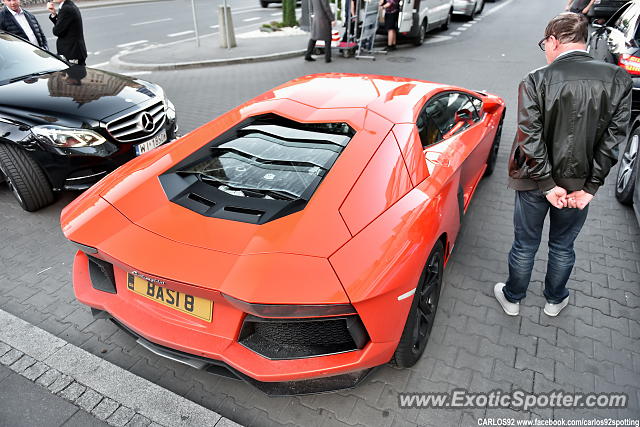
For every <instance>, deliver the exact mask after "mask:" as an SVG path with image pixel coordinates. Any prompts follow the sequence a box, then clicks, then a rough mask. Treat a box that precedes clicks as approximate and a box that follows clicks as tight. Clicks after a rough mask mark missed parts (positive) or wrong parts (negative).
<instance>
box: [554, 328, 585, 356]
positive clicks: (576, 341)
mask: <svg viewBox="0 0 640 427" xmlns="http://www.w3.org/2000/svg"><path fill="white" fill-rule="evenodd" d="M593 346H594V341H593V340H592V339H591V338H586V337H577V336H572V335H569V334H567V333H566V332H564V331H563V330H562V329H559V330H558V347H564V348H568V349H571V350H574V351H580V352H582V353H584V354H586V355H587V356H593Z"/></svg>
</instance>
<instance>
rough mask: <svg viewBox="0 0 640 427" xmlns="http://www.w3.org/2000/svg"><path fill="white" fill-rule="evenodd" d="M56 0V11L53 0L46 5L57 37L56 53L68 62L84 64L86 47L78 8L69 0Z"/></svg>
mask: <svg viewBox="0 0 640 427" xmlns="http://www.w3.org/2000/svg"><path fill="white" fill-rule="evenodd" d="M56 1H57V2H58V3H60V6H59V10H58V11H56V7H55V5H54V4H53V2H49V3H48V5H47V6H48V9H49V11H50V12H51V15H50V16H49V19H51V22H53V35H54V36H57V37H58V40H57V42H56V47H57V49H58V55H62V56H64V57H65V58H66V59H67V60H68V61H69V62H73V63H77V64H78V65H85V60H86V59H87V47H86V45H85V43H84V32H83V29H82V16H81V15H80V9H78V6H76V5H75V3H73V1H71V0H56Z"/></svg>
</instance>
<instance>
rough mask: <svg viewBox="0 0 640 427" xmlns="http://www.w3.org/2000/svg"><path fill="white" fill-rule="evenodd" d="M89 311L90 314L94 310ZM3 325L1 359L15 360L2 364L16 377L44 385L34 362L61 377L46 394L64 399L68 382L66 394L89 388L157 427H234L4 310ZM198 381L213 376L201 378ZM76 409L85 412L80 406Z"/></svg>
mask: <svg viewBox="0 0 640 427" xmlns="http://www.w3.org/2000/svg"><path fill="white" fill-rule="evenodd" d="M86 310H87V311H88V308H87V309H86ZM0 325H2V328H0V353H1V354H2V355H5V354H10V355H11V358H8V359H5V360H7V361H11V363H2V364H3V365H6V366H7V367H8V368H9V369H11V370H12V371H14V372H15V373H16V374H18V375H21V376H23V377H24V378H27V379H29V380H30V381H32V382H35V383H36V384H41V383H40V382H38V378H40V375H38V376H36V378H33V377H29V376H27V375H28V373H29V370H28V369H25V368H24V366H27V365H26V363H25V362H29V366H31V365H33V363H34V362H40V364H41V365H42V366H41V367H42V368H44V369H45V371H44V372H43V374H42V375H45V374H46V373H47V372H49V373H50V374H51V375H53V376H54V377H57V380H56V382H54V383H53V384H50V385H49V387H47V386H46V385H44V383H42V386H43V387H45V390H48V391H50V392H51V393H54V392H57V393H55V394H57V395H60V392H61V391H62V390H57V389H56V388H57V387H59V384H64V383H65V382H66V384H64V385H63V386H62V389H64V388H65V387H67V385H68V384H73V382H75V383H76V384H77V386H78V385H79V386H82V387H83V390H84V387H88V388H89V389H91V390H93V391H95V392H96V393H99V394H100V395H102V396H105V397H107V398H109V399H112V400H114V401H115V402H117V403H118V404H119V405H123V406H124V407H126V408H128V409H129V410H132V409H133V411H135V413H137V414H140V415H143V416H145V417H146V418H148V419H150V420H151V421H152V422H153V423H154V425H156V423H157V425H170V426H185V425H201V426H205V425H206V426H214V425H216V423H218V422H221V423H222V424H219V425H228V424H227V423H228V422H229V421H228V420H227V419H225V418H221V417H220V415H219V414H217V413H215V412H214V411H211V410H210V409H207V408H205V407H203V406H201V405H198V404H197V403H194V402H192V401H190V400H188V399H186V398H184V397H182V396H180V395H178V394H176V393H174V392H172V391H170V390H167V389H165V388H163V387H161V386H159V385H157V384H155V383H153V382H151V381H148V380H146V379H144V378H141V377H139V376H137V375H135V374H133V373H131V372H129V371H127V370H125V369H122V368H120V367H118V366H116V365H114V364H113V363H111V362H108V361H106V360H104V359H102V358H100V357H98V356H95V355H93V354H91V353H89V352H88V351H86V350H83V349H81V348H79V347H76V346H75V345H73V344H70V343H68V342H66V341H64V340H63V339H61V338H58V337H56V336H55V335H52V334H50V333H49V332H46V331H44V330H43V329H41V328H38V327H37V326H34V325H31V324H30V323H28V322H25V321H24V320H22V319H20V318H18V317H16V316H14V315H12V314H9V313H7V312H6V311H4V310H0ZM105 327H106V325H105ZM141 351H143V352H144V351H146V350H141ZM150 355H151V353H149V356H150ZM16 357H17V359H16ZM34 359H35V360H34ZM21 361H22V362H21ZM194 372H197V371H194ZM197 375H210V374H207V373H205V372H198V373H197ZM102 396H101V397H102ZM74 400H75V399H74ZM158 402H162V403H161V404H158ZM72 403H73V404H75V405H76V406H80V401H79V400H75V402H72ZM134 408H135V409H134ZM110 424H111V423H110ZM112 425H116V424H112Z"/></svg>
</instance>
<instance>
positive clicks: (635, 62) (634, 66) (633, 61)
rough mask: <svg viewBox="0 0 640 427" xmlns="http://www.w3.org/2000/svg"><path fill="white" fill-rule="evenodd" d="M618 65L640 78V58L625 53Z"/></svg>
mask: <svg viewBox="0 0 640 427" xmlns="http://www.w3.org/2000/svg"><path fill="white" fill-rule="evenodd" d="M618 65H619V66H621V67H622V68H624V69H625V70H627V72H628V73H629V74H633V75H635V76H640V57H637V56H633V55H629V54H628V53H623V54H622V55H620V59H619V60H618Z"/></svg>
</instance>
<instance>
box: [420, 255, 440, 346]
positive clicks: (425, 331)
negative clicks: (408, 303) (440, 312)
mask: <svg viewBox="0 0 640 427" xmlns="http://www.w3.org/2000/svg"><path fill="white" fill-rule="evenodd" d="M442 261H443V259H442V252H440V251H436V252H435V253H433V254H432V255H431V257H430V258H429V260H428V262H427V271H426V275H425V278H424V282H423V283H422V286H421V287H420V289H419V290H418V293H417V294H416V296H415V298H418V304H417V306H416V311H417V313H416V314H417V316H416V319H415V325H414V330H413V351H414V353H422V352H423V351H424V348H425V347H426V345H427V341H428V340H429V335H430V334H431V329H432V328H433V322H434V320H435V316H436V309H437V307H438V300H439V299H440V287H441V283H442V269H443V262H442Z"/></svg>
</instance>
